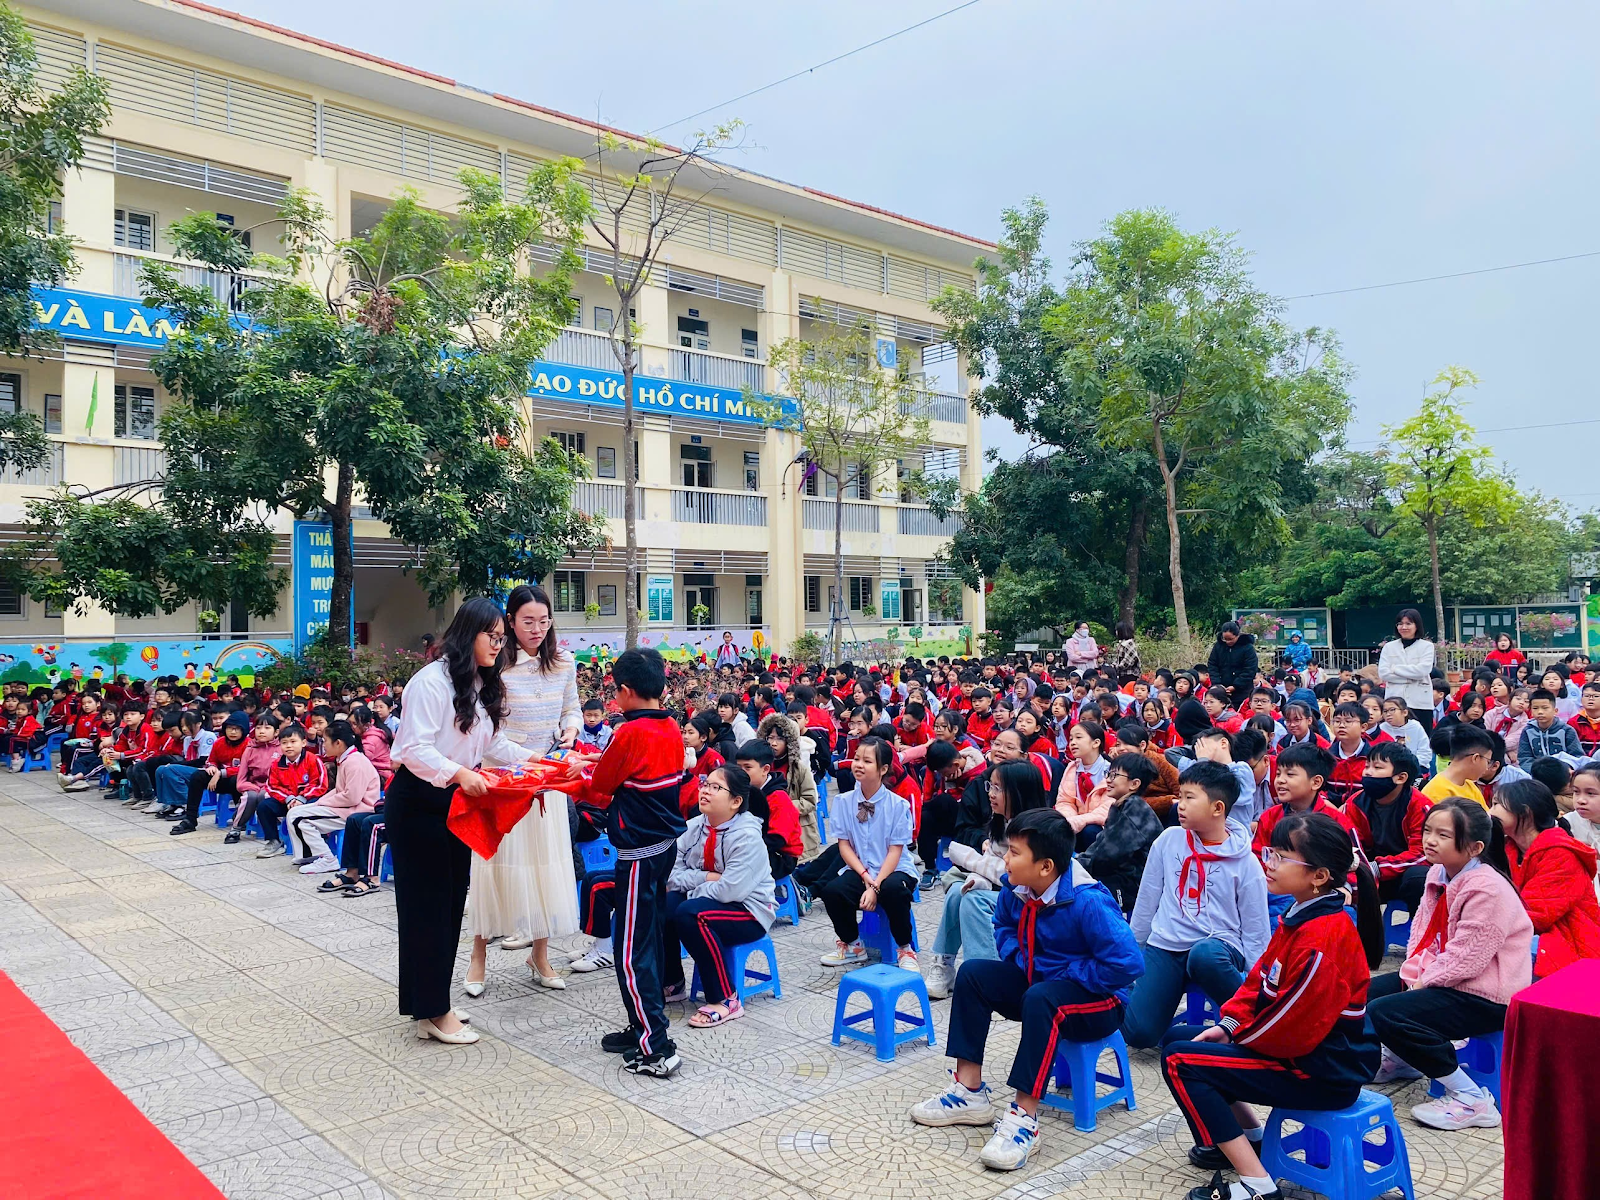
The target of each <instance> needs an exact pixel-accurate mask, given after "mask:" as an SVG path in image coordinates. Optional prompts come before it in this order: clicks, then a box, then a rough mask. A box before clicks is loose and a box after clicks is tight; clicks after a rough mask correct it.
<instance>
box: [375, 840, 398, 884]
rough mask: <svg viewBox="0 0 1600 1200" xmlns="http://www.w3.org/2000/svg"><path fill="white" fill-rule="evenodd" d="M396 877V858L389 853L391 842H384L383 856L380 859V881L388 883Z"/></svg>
mask: <svg viewBox="0 0 1600 1200" xmlns="http://www.w3.org/2000/svg"><path fill="white" fill-rule="evenodd" d="M393 878H394V858H393V856H391V855H390V853H389V843H388V842H385V843H384V844H383V857H382V858H381V859H379V860H378V882H379V883H388V882H389V880H391V879H393Z"/></svg>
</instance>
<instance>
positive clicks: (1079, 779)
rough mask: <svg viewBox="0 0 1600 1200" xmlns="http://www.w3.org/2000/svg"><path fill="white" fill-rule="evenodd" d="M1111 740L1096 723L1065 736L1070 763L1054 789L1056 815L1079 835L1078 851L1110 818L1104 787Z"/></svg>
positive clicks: (1108, 797) (1085, 724) (1083, 723)
mask: <svg viewBox="0 0 1600 1200" xmlns="http://www.w3.org/2000/svg"><path fill="white" fill-rule="evenodd" d="M1109 741H1110V739H1109V738H1108V737H1107V736H1106V731H1105V728H1104V727H1103V726H1102V725H1100V723H1099V722H1097V721H1080V722H1078V724H1076V725H1074V726H1073V727H1072V730H1071V732H1070V733H1068V734H1067V753H1069V754H1070V755H1071V756H1072V761H1071V762H1070V763H1069V764H1068V765H1067V772H1066V774H1065V775H1063V776H1062V777H1061V786H1060V787H1059V788H1057V789H1056V811H1057V812H1059V813H1060V814H1061V815H1062V816H1064V817H1065V818H1066V819H1067V823H1068V824H1069V825H1071V826H1072V832H1073V833H1075V834H1077V835H1078V849H1079V850H1084V849H1087V848H1088V847H1089V845H1091V844H1092V843H1093V842H1094V839H1095V838H1096V837H1097V836H1098V835H1099V833H1100V830H1101V829H1103V828H1104V827H1105V823H1106V818H1108V817H1109V816H1110V815H1111V795H1110V793H1108V792H1107V791H1106V789H1105V787H1104V784H1105V781H1106V774H1107V772H1108V771H1110V769H1111V760H1110V758H1108V757H1107V755H1106V750H1107V749H1108V743H1109ZM1086 829H1092V830H1093V832H1091V833H1087V834H1086V833H1085V832H1084V830H1086Z"/></svg>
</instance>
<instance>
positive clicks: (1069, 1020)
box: [911, 808, 1144, 1171]
mask: <svg viewBox="0 0 1600 1200" xmlns="http://www.w3.org/2000/svg"><path fill="white" fill-rule="evenodd" d="M1074 841H1075V836H1074V834H1073V832H1072V826H1071V825H1069V824H1068V823H1067V819H1066V818H1065V817H1063V816H1062V815H1061V814H1060V813H1058V812H1057V811H1056V810H1055V809H1053V808H1045V809H1034V810H1032V811H1029V812H1025V813H1022V814H1021V815H1020V816H1017V817H1016V818H1014V819H1013V820H1012V821H1011V823H1010V824H1009V825H1008V826H1006V875H1005V877H1004V878H1002V879H1001V881H1000V899H999V902H998V904H997V905H996V907H995V913H994V933H995V945H996V947H997V949H998V950H999V952H1000V957H999V958H998V959H970V958H969V959H968V960H967V961H966V962H965V963H963V964H962V966H961V971H960V973H959V974H958V975H957V976H956V986H955V991H954V993H953V995H952V1000H951V1008H950V1035H949V1047H950V1057H952V1058H954V1059H955V1060H956V1065H955V1069H954V1070H953V1071H952V1072H951V1073H950V1075H951V1083H950V1087H949V1088H948V1089H946V1090H945V1091H943V1092H940V1093H939V1094H938V1095H936V1096H933V1097H931V1098H930V1099H928V1100H924V1101H923V1102H922V1103H921V1104H919V1105H917V1106H916V1107H915V1108H913V1109H912V1110H911V1119H912V1120H913V1121H915V1122H916V1123H917V1124H919V1125H941V1126H942V1125H987V1124H989V1123H990V1122H991V1121H992V1122H994V1126H995V1130H994V1136H993V1137H991V1138H990V1139H989V1141H988V1144H987V1145H985V1146H984V1148H983V1153H982V1155H981V1156H980V1157H981V1160H982V1162H983V1165H984V1166H986V1167H991V1168H993V1169H994V1170H997V1171H1016V1170H1019V1169H1020V1168H1022V1167H1025V1166H1027V1165H1028V1159H1029V1157H1030V1156H1031V1155H1032V1154H1033V1151H1034V1147H1035V1146H1037V1145H1038V1141H1039V1120H1038V1112H1039V1098H1040V1097H1041V1096H1043V1095H1044V1090H1045V1088H1046V1087H1048V1086H1049V1084H1050V1074H1051V1071H1052V1069H1053V1068H1054V1066H1055V1059H1056V1045H1057V1043H1058V1042H1059V1041H1061V1040H1062V1039H1066V1040H1067V1041H1073V1042H1093V1041H1099V1040H1100V1039H1101V1038H1104V1037H1109V1036H1110V1035H1111V1033H1112V1032H1113V1031H1114V1030H1116V1029H1117V1028H1118V1027H1119V1026H1120V1025H1121V1022H1122V1008H1123V1005H1124V1004H1125V1003H1126V1002H1127V998H1128V985H1129V984H1131V983H1132V982H1133V981H1134V980H1135V979H1137V978H1139V976H1140V975H1142V974H1143V973H1144V957H1143V956H1142V955H1141V954H1140V952H1139V944H1138V943H1137V942H1136V941H1134V939H1133V931H1132V930H1131V929H1129V928H1128V923H1127V921H1125V920H1124V919H1123V916H1122V909H1121V908H1120V907H1118V905H1117V901H1116V899H1115V898H1114V897H1113V896H1112V895H1111V893H1110V892H1109V891H1107V890H1106V887H1105V885H1104V884H1101V883H1097V882H1095V880H1094V879H1093V878H1091V877H1090V875H1089V873H1088V872H1087V871H1085V870H1084V869H1083V868H1082V867H1081V866H1079V865H1078V864H1077V863H1076V862H1074V861H1073V858H1072V848H1073V843H1074ZM996 1013H998V1014H999V1015H1001V1016H1002V1017H1005V1018H1006V1019H1007V1020H1011V1021H1021V1022H1022V1043H1021V1045H1020V1046H1019V1047H1018V1049H1017V1055H1016V1058H1015V1059H1014V1060H1013V1061H1012V1064H1011V1074H1010V1076H1009V1077H1008V1078H1007V1083H1008V1084H1009V1085H1010V1086H1012V1087H1014V1088H1016V1089H1017V1096H1016V1099H1015V1100H1013V1101H1012V1102H1011V1106H1010V1108H1009V1109H1008V1110H1007V1111H1006V1112H1005V1113H1004V1114H1001V1115H1000V1116H999V1119H998V1120H996V1113H995V1107H994V1105H993V1104H992V1103H991V1101H990V1096H989V1085H988V1084H986V1083H984V1082H983V1047H984V1043H985V1041H986V1040H987V1039H988V1036H989V1024H990V1022H991V1021H992V1020H993V1018H994V1015H995V1014H996Z"/></svg>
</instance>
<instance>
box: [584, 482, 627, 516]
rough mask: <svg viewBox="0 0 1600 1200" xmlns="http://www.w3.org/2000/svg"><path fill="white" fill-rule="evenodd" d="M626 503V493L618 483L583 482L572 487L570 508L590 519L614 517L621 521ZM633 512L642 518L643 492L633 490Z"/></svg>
mask: <svg viewBox="0 0 1600 1200" xmlns="http://www.w3.org/2000/svg"><path fill="white" fill-rule="evenodd" d="M627 503H628V497H627V493H626V492H625V491H623V487H622V485H621V484H620V483H594V482H592V481H584V482H582V483H575V484H573V485H572V507H573V508H575V509H577V510H578V511H579V512H585V513H588V514H589V515H590V516H592V517H615V518H616V519H617V520H619V521H620V520H622V517H623V511H622V510H623V508H624V506H626V504H627ZM634 512H635V513H637V514H638V515H639V517H640V518H641V519H643V517H644V491H643V489H642V488H635V489H634Z"/></svg>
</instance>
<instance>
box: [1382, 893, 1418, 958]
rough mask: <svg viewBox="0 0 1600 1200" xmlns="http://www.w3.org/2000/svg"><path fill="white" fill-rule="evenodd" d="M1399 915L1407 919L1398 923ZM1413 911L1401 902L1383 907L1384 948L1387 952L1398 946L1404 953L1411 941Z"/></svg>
mask: <svg viewBox="0 0 1600 1200" xmlns="http://www.w3.org/2000/svg"><path fill="white" fill-rule="evenodd" d="M1396 913H1399V914H1400V915H1401V916H1403V917H1404V918H1405V919H1404V920H1402V921H1396V920H1395V919H1394V918H1395V914H1396ZM1411 917H1412V913H1411V910H1410V909H1409V908H1408V907H1406V905H1405V903H1404V902H1403V901H1400V900H1391V901H1389V903H1388V904H1386V905H1384V907H1383V948H1384V951H1385V952H1387V951H1388V950H1389V948H1390V947H1391V946H1398V947H1399V948H1400V950H1401V951H1402V952H1403V951H1404V950H1405V948H1406V945H1407V944H1408V943H1409V942H1410V941H1411Z"/></svg>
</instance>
